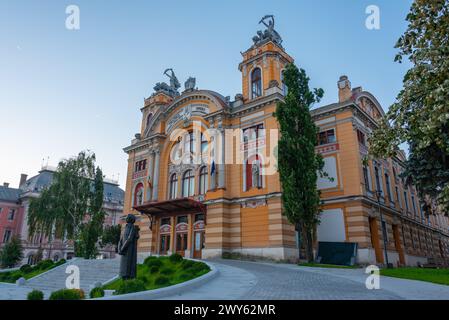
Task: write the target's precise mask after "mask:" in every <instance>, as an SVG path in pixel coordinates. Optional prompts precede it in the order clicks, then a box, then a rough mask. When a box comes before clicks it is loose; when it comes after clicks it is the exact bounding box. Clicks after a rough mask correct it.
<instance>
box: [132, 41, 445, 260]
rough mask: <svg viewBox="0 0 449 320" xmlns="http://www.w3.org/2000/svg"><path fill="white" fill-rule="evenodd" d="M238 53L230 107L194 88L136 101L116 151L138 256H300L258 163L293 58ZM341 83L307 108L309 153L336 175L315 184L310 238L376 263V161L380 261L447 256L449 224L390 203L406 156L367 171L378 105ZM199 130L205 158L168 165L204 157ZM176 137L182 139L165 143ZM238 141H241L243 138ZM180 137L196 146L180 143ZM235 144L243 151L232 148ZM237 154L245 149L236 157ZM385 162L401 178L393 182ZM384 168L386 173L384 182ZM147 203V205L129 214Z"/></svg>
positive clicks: (274, 51) (268, 46)
mask: <svg viewBox="0 0 449 320" xmlns="http://www.w3.org/2000/svg"><path fill="white" fill-rule="evenodd" d="M242 56H243V61H242V62H241V63H240V64H239V67H238V68H239V70H240V71H241V73H242V94H241V95H236V97H235V100H234V101H230V99H228V98H225V97H223V96H222V95H220V94H219V93H216V92H213V91H210V90H198V89H195V88H187V89H186V90H185V91H184V92H182V93H181V94H170V92H168V93H167V92H164V91H163V90H158V91H156V92H155V93H154V94H153V95H152V96H151V97H149V98H147V99H146V100H145V103H144V106H143V108H142V109H141V111H142V124H141V129H140V133H139V134H137V135H136V137H135V139H133V140H132V142H131V144H130V146H128V147H126V148H125V149H124V150H125V152H127V153H128V155H129V159H128V174H127V179H126V195H125V204H124V213H125V214H128V213H133V214H136V215H137V216H138V224H139V226H140V230H141V231H140V234H141V236H140V240H139V254H140V255H141V256H142V257H144V256H147V255H149V254H170V253H173V252H178V253H180V254H182V255H184V256H187V257H197V258H199V257H201V258H206V257H214V256H222V255H223V254H225V253H231V254H232V253H234V254H242V255H254V256H263V257H266V258H272V259H283V260H296V259H297V258H298V248H297V234H296V232H295V229H294V227H293V226H292V225H291V224H289V223H288V221H287V220H286V218H285V217H284V216H283V215H282V204H281V185H280V181H279V175H278V174H277V173H276V172H274V173H273V174H264V173H266V172H268V171H269V168H268V167H266V168H265V166H267V165H268V164H267V163H268V160H267V159H269V157H270V155H271V154H270V150H272V148H273V147H274V144H275V143H276V140H275V141H271V140H270V138H269V132H270V130H271V129H273V130H276V129H277V128H278V124H277V122H276V119H275V118H274V117H273V112H274V111H275V108H276V104H277V102H279V101H282V99H283V97H284V93H285V88H283V85H282V70H283V69H284V68H285V66H286V64H288V63H291V62H293V59H292V58H291V57H290V56H289V55H288V54H287V53H286V52H285V51H284V49H283V48H282V47H281V46H280V45H279V44H277V43H275V42H273V41H267V42H265V43H262V44H255V45H253V46H252V47H251V48H250V49H249V50H247V51H246V52H244V53H242ZM338 88H339V97H340V101H339V102H337V103H335V104H332V105H328V106H324V107H320V108H318V109H315V110H313V111H312V115H313V118H314V120H315V122H316V124H317V126H318V127H319V128H320V131H321V132H323V133H322V134H321V133H320V135H319V137H320V139H322V141H321V142H322V143H321V144H320V145H319V146H317V152H319V153H321V154H322V155H323V157H324V159H325V162H326V167H325V169H326V170H328V171H329V172H328V173H329V174H330V175H331V176H332V177H333V178H334V179H333V181H331V182H330V181H329V180H328V181H324V180H323V181H319V184H318V185H319V188H320V189H321V191H322V199H323V208H322V209H323V213H322V215H321V220H322V224H320V225H319V226H318V228H317V241H335V242H355V243H357V244H358V255H357V259H358V262H359V263H384V258H383V253H382V248H383V238H382V229H381V228H382V227H381V223H380V219H379V210H378V209H379V208H378V204H377V202H376V198H375V196H374V192H373V191H374V190H375V188H376V186H375V181H376V177H375V170H374V165H376V166H377V167H378V169H377V170H378V171H377V172H379V175H380V180H379V183H381V184H382V186H383V190H384V193H383V198H382V199H381V204H380V207H381V210H382V212H383V215H384V220H385V221H386V230H387V233H388V250H389V253H390V257H391V258H390V259H389V262H392V263H401V264H416V263H417V262H427V261H428V259H427V257H432V258H433V259H435V260H438V261H440V260H442V259H444V257H445V254H447V250H448V249H447V248H448V233H447V232H448V219H447V217H442V216H436V217H432V218H431V219H430V222H427V220H426V221H423V220H422V219H421V218H420V212H419V204H418V196H417V194H416V191H415V190H414V189H413V188H410V190H409V191H407V193H406V194H405V195H406V196H407V197H408V200H409V202H408V205H409V210H408V211H407V210H406V209H405V208H406V204H405V202H404V200H403V199H402V198H401V199H399V200H400V202H401V204H400V203H399V202H398V199H397V195H396V192H395V190H396V187H397V188H398V194H399V195H400V197H401V194H402V195H404V188H406V189H407V188H408V187H405V186H404V185H403V184H402V183H401V182H400V180H401V179H400V178H398V176H399V171H400V170H401V169H400V168H401V166H402V165H403V162H404V156H403V155H402V154H399V155H398V157H397V158H395V159H388V160H383V161H378V162H376V163H374V162H373V161H371V160H370V161H369V170H364V164H363V161H362V160H363V158H364V157H365V156H366V152H367V147H366V141H364V142H363V143H362V142H361V141H360V136H362V134H363V135H364V136H365V137H366V136H367V135H368V134H369V133H370V132H371V130H372V129H373V128H374V127H375V126H376V120H377V119H378V117H379V116H380V115H382V112H383V111H382V108H381V107H380V105H379V103H378V102H377V100H376V99H375V98H374V97H373V96H372V95H371V94H370V93H368V92H365V91H362V90H361V88H356V89H351V87H350V82H349V80H348V79H347V78H346V77H342V78H341V79H340V81H339V82H338ZM198 127H200V128H201V131H202V132H203V131H204V132H206V130H211V131H213V132H214V134H215V135H214V136H213V138H211V137H207V135H206V138H205V140H206V141H205V142H204V144H205V146H207V147H205V150H207V151H204V154H203V153H201V155H202V156H205V157H206V158H207V159H208V160H209V161H203V162H201V161H199V162H197V163H194V161H192V158H190V160H189V161H190V162H189V161H187V162H186V163H181V164H173V161H172V160H173V158H172V156H173V155H174V154H176V152H175V150H176V148H177V146H181V147H182V148H184V151H185V149H186V148H187V149H188V148H192V150H193V149H194V148H196V149H195V150H196V151H199V150H203V149H202V147H203V145H202V144H201V141H200V140H201V138H200V136H196V137H195V138H194V133H192V136H190V135H189V134H190V133H191V132H194V130H195V128H198ZM177 130H184V131H183V132H184V133H183V134H181V135H180V136H179V137H174V136H173V134H174V133H175V132H177ZM237 132H239V133H237ZM263 132H265V133H263ZM332 132H333V133H332ZM360 132H361V133H360ZM245 134H246V135H247V136H248V137H249V138H248V139H249V140H243V139H245V138H244V137H245ZM252 135H255V137H256V140H255V141H257V143H256V144H255V147H251V143H252V141H253V140H251V139H252V138H251V137H252ZM233 136H234V139H231V137H233ZM188 139H195V140H194V142H192V143H190V144H189V143H188V142H187V141H189V140H188ZM220 139H222V140H221V141H225V143H224V146H222V145H219V144H217V141H220ZM192 141H193V140H192ZM233 141H234V142H233ZM241 141H243V144H238V143H237V142H239V143H240V142H241ZM245 141H246V142H245ZM194 146H195V147H194ZM260 146H262V147H260ZM251 148H255V149H256V153H257V150H259V149H258V148H263V152H262V153H261V154H260V155H258V156H255V157H253V156H250V155H249V151H248V150H250V149H251ZM212 150H213V153H212ZM237 150H243V151H242V152H241V154H240V156H241V157H242V158H241V159H240V161H237V160H238V159H239V157H238V156H237ZM245 152H246V153H245ZM247 154H248V155H247ZM251 157H253V158H251ZM211 160H213V161H211ZM212 162H213V164H212ZM393 166H394V167H395V170H394V171H395V172H396V171H398V172H397V174H396V176H394V175H393ZM212 167H214V168H215V171H214V173H212ZM379 170H380V171H379ZM364 172H365V173H367V174H368V175H369V179H368V180H366V179H365V176H366V175H364ZM204 173H205V174H204ZM385 173H387V174H389V177H390V182H389V186H388V185H387V182H386V180H385V177H386V176H385ZM366 181H368V184H369V185H370V186H369V188H368V187H367V184H366V183H365V182H366ZM204 185H206V186H204ZM192 188H193V189H192ZM388 188H390V193H391V195H392V196H391V200H390V197H389V196H388V191H387V189H388ZM407 190H408V189H407ZM412 195H413V200H414V201H415V211H413V206H412V202H411V201H412V198H411V197H412ZM183 199H190V200H192V201H193V202H188V201H184V200H183ZM194 202H198V203H202V204H203V205H204V210H200V209H198V208H196V207H195V208H193V207H192V206H193V204H192V203H194ZM144 206H147V207H148V208H151V209H148V210H149V211H145V210H143V209H142V210H141V209H139V210H136V209H134V208H135V207H138V208H142V207H144ZM401 208H402V209H401ZM151 210H153V211H151ZM142 212H143V213H144V214H142ZM151 212H152V213H151ZM415 212H416V213H415ZM436 219H438V222H437V220H436ZM437 223H439V224H437ZM418 237H419V239H418ZM412 238H413V239H414V240H413V243H412V242H411V241H412V240H411V239H412ZM415 238H416V239H415Z"/></svg>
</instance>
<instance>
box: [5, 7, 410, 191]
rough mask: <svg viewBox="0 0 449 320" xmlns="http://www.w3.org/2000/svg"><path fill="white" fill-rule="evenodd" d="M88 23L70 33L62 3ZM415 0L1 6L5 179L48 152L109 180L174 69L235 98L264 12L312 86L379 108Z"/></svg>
mask: <svg viewBox="0 0 449 320" xmlns="http://www.w3.org/2000/svg"><path fill="white" fill-rule="evenodd" d="M70 4H76V5H78V6H79V8H80V11H81V29H80V30H78V31H69V30H67V29H66V28H65V19H66V16H67V15H66V13H65V9H66V6H67V5H70ZM371 4H374V5H377V6H379V8H380V18H381V29H380V30H368V29H366V28H365V19H366V17H367V15H366V14H365V8H366V7H367V6H368V5H371ZM410 4H411V0H395V1H391V0H390V1H381V0H369V1H365V0H333V1H331V0H327V1H324V0H320V1H298V0H291V1H286V0H284V1H273V0H272V1H261V0H259V1H255V0H247V1H237V0H235V1H229V0H228V1H212V0H210V1H205V0H202V1H175V0H172V1H137V0H136V1H118V0H111V1H100V0H88V1H84V0H83V1H82V0H71V1H63V0H61V1H56V0H54V1H50V0H48V1H45V0H40V1H34V0H29V1H20V0H9V1H5V0H1V1H0V137H1V138H0V183H2V182H3V181H8V182H10V183H11V186H14V187H17V185H18V180H19V176H20V173H27V174H29V175H35V174H37V171H38V170H39V169H40V166H41V163H42V159H43V158H47V157H50V161H49V164H52V165H56V164H57V163H58V161H59V160H60V159H61V158H66V157H70V156H73V155H76V154H77V153H78V152H79V151H80V150H84V149H90V150H92V151H94V152H95V153H96V154H97V160H98V161H97V162H98V164H99V165H100V166H101V167H102V168H103V171H104V173H105V174H106V175H107V176H108V177H112V176H113V175H115V177H116V178H117V174H118V173H119V174H120V182H121V184H122V186H123V182H124V176H125V175H126V167H127V157H126V154H125V153H124V152H123V151H122V148H123V147H125V146H127V145H128V144H129V143H130V140H131V138H132V137H133V136H134V134H135V133H136V132H138V131H139V128H140V108H141V107H142V105H143V98H144V97H147V96H149V95H150V94H151V93H152V88H153V86H154V84H155V83H156V82H158V81H161V80H164V81H165V80H166V79H164V76H162V72H163V70H164V69H165V68H167V67H173V68H174V70H175V72H176V74H177V76H178V78H179V79H180V82H181V83H184V81H185V79H186V78H187V77H188V76H194V77H196V79H197V85H198V87H199V88H203V89H211V90H215V91H218V92H220V93H221V94H223V95H225V96H226V95H230V96H231V97H234V95H235V94H236V93H240V92H241V88H240V86H241V79H240V73H239V71H238V69H237V65H238V63H239V62H240V61H241V55H240V51H244V50H246V49H247V48H249V47H250V46H251V44H252V41H251V38H252V37H253V36H254V35H255V33H256V31H257V30H259V29H261V26H260V25H258V22H259V20H260V18H261V17H262V16H264V15H266V14H274V15H275V17H276V29H277V31H278V32H279V33H280V34H281V36H282V37H283V40H284V43H283V44H284V47H285V49H286V51H287V52H288V53H289V54H290V55H291V56H293V57H294V58H295V60H296V63H297V65H299V66H300V67H302V68H305V69H306V71H307V72H308V75H309V76H310V78H311V84H312V86H313V87H321V88H323V89H324V91H325V97H324V99H323V101H322V103H320V105H323V104H328V103H332V102H335V101H336V99H337V87H336V82H337V80H338V77H339V76H340V75H342V74H346V75H348V76H349V78H350V80H351V82H352V85H353V87H355V86H363V88H364V89H366V90H368V91H370V92H371V93H373V94H374V95H375V96H376V97H377V98H378V99H379V101H380V103H381V104H382V105H383V107H384V109H388V106H389V105H390V104H391V103H392V102H393V101H394V99H395V97H396V95H397V93H398V91H399V90H400V89H401V85H402V78H403V75H404V73H405V71H406V69H407V67H408V65H407V64H403V65H400V64H397V63H394V62H393V59H394V55H395V53H396V49H394V44H395V42H396V40H397V38H398V37H399V36H400V35H401V34H402V33H403V31H404V30H405V28H406V22H405V16H406V14H407V12H408V10H409V7H410Z"/></svg>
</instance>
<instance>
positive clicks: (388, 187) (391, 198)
mask: <svg viewBox="0 0 449 320" xmlns="http://www.w3.org/2000/svg"><path fill="white" fill-rule="evenodd" d="M385 184H386V186H387V193H388V199H389V200H390V201H393V196H392V195H391V187H390V176H389V175H388V173H385Z"/></svg>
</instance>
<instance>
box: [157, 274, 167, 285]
mask: <svg viewBox="0 0 449 320" xmlns="http://www.w3.org/2000/svg"><path fill="white" fill-rule="evenodd" d="M169 282H170V279H169V278H168V277H167V276H158V277H156V279H154V284H155V285H158V286H163V285H166V284H168V283H169Z"/></svg>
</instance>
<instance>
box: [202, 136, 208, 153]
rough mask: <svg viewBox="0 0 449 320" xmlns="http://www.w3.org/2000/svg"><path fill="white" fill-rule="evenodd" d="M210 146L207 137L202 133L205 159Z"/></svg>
mask: <svg viewBox="0 0 449 320" xmlns="http://www.w3.org/2000/svg"><path fill="white" fill-rule="evenodd" d="M208 145H209V142H208V141H207V139H206V136H205V135H204V134H203V133H201V156H203V157H204V156H206V155H207V151H208V150H207V149H208Z"/></svg>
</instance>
